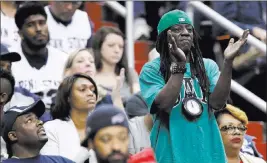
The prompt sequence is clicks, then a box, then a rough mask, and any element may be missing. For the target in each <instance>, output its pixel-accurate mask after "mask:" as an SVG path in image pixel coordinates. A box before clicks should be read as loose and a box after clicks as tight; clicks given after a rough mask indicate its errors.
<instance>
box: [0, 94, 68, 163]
mask: <svg viewBox="0 0 267 163" xmlns="http://www.w3.org/2000/svg"><path fill="white" fill-rule="evenodd" d="M27 101H31V104H30V105H19V106H14V107H12V108H10V110H8V111H7V112H6V113H5V114H4V127H3V130H2V135H3V138H4V140H5V142H6V144H7V151H8V155H9V159H7V160H4V161H3V163H31V162H32V163H36V162H43V163H46V162H47V163H73V162H72V161H70V160H68V159H66V158H63V157H60V156H45V155H40V154H39V153H40V150H41V148H42V147H43V146H44V144H45V143H46V142H47V140H48V138H47V136H46V132H45V130H44V127H43V122H42V121H40V120H39V118H40V117H41V116H42V114H43V113H44V112H45V105H44V103H43V102H42V101H41V100H40V99H39V100H34V99H33V98H30V97H29V98H28V99H27Z"/></svg>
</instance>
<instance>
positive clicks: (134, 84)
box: [92, 27, 140, 101]
mask: <svg viewBox="0 0 267 163" xmlns="http://www.w3.org/2000/svg"><path fill="white" fill-rule="evenodd" d="M124 47H125V41H124V35H123V33H122V32H121V31H120V30H119V29H118V28H114V27H102V28H100V29H99V30H98V31H97V32H96V34H95V36H94V39H93V45H92V48H93V50H94V55H95V63H96V70H97V74H96V78H95V79H96V82H97V83H98V84H99V85H100V86H102V87H103V88H105V89H106V90H108V91H111V90H113V89H114V87H116V82H117V80H116V78H117V77H118V76H119V75H120V72H121V70H122V69H124V70H125V81H124V83H123V85H122V89H121V95H122V99H123V101H125V100H126V99H127V98H128V97H130V95H131V94H134V93H137V92H139V91H140V88H139V82H138V75H137V73H136V71H135V70H133V69H129V68H128V61H127V56H126V54H125V48H124Z"/></svg>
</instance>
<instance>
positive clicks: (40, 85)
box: [12, 46, 68, 108]
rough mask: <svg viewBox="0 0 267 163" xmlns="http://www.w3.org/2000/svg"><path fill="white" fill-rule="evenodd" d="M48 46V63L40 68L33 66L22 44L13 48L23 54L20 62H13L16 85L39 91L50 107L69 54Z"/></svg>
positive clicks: (35, 91) (33, 91)
mask: <svg viewBox="0 0 267 163" xmlns="http://www.w3.org/2000/svg"><path fill="white" fill-rule="evenodd" d="M47 48H48V59H47V63H46V65H44V66H43V67H41V68H40V69H36V68H35V67H32V66H31V65H30V64H29V62H28V60H27V59H26V57H25V56H24V54H23V52H22V49H21V46H17V47H16V48H12V50H13V51H16V52H18V53H19V54H20V55H21V60H20V61H19V62H14V63H13V64H12V72H13V75H14V77H15V81H16V86H18V87H19V86H20V87H23V88H25V89H27V90H29V91H30V92H31V93H37V94H38V95H40V96H41V98H42V100H43V101H44V103H45V105H46V108H50V105H51V103H52V98H53V97H54V96H55V95H56V91H57V89H58V87H59V85H60V83H61V81H62V74H63V71H64V65H65V62H66V60H67V58H68V55H67V54H65V53H63V52H62V51H59V50H57V49H55V48H52V47H47Z"/></svg>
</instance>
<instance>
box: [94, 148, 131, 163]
mask: <svg viewBox="0 0 267 163" xmlns="http://www.w3.org/2000/svg"><path fill="white" fill-rule="evenodd" d="M95 154H96V158H97V162H98V163H127V160H128V155H125V154H122V153H121V152H118V151H113V152H112V153H111V154H109V155H108V157H106V158H103V157H101V156H100V155H99V153H98V151H97V150H95ZM116 154H119V155H121V156H123V157H122V159H120V160H115V159H113V158H112V156H114V155H116Z"/></svg>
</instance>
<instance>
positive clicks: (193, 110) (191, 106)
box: [182, 97, 203, 121]
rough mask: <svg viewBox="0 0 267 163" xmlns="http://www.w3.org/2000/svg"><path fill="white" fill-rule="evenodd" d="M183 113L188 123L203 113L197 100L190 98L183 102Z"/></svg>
mask: <svg viewBox="0 0 267 163" xmlns="http://www.w3.org/2000/svg"><path fill="white" fill-rule="evenodd" d="M182 110H183V113H184V115H185V116H186V118H187V119H188V120H190V121H192V120H195V119H197V118H199V117H200V116H201V114H202V112H203V108H202V105H201V103H200V102H199V100H198V99H196V98H194V97H191V98H185V99H184V100H183V107H182Z"/></svg>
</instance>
